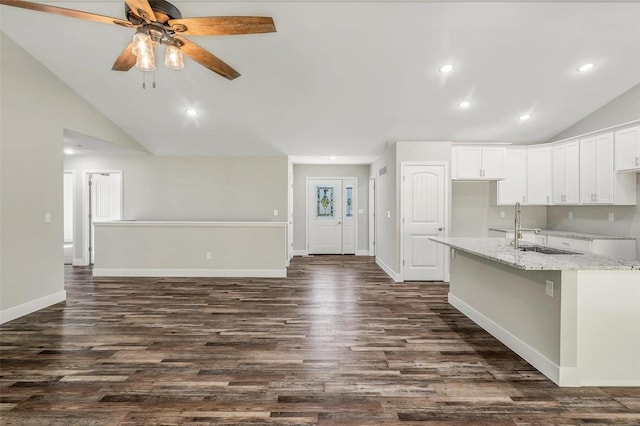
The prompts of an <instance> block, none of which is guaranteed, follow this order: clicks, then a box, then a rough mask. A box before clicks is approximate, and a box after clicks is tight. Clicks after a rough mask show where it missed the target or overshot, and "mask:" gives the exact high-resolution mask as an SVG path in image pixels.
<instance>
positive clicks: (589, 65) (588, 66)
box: [578, 62, 593, 72]
mask: <svg viewBox="0 0 640 426" xmlns="http://www.w3.org/2000/svg"><path fill="white" fill-rule="evenodd" d="M592 68H593V64H592V63H591V62H587V63H586V64H583V65H580V66H579V67H578V71H580V72H587V71H590V70H591V69H592Z"/></svg>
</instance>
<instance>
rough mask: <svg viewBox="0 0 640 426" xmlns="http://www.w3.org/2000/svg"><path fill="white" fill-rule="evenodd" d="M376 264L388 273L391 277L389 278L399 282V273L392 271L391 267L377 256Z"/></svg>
mask: <svg viewBox="0 0 640 426" xmlns="http://www.w3.org/2000/svg"><path fill="white" fill-rule="evenodd" d="M376 264H377V265H378V266H379V267H381V268H382V270H383V271H384V272H386V273H387V275H389V276H390V277H391V279H392V280H393V281H395V282H397V283H399V282H401V281H400V274H399V273H397V272H396V271H394V270H393V269H391V268H390V267H389V265H387V264H386V263H384V262H383V261H382V260H380V258H379V257H377V256H376Z"/></svg>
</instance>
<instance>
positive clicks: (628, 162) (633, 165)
mask: <svg viewBox="0 0 640 426" xmlns="http://www.w3.org/2000/svg"><path fill="white" fill-rule="evenodd" d="M615 145H616V149H615V152H616V161H615V165H616V170H624V171H638V172H640V126H638V127H631V128H629V129H623V130H618V131H617V132H616V133H615Z"/></svg>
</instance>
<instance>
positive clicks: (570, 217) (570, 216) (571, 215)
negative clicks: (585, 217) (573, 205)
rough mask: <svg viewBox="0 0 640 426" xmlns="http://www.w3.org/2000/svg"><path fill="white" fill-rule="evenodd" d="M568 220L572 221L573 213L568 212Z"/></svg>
mask: <svg viewBox="0 0 640 426" xmlns="http://www.w3.org/2000/svg"><path fill="white" fill-rule="evenodd" d="M569 220H573V212H569Z"/></svg>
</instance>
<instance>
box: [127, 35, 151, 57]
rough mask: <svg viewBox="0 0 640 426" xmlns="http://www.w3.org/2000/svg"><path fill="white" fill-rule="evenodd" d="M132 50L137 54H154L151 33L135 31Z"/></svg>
mask: <svg viewBox="0 0 640 426" xmlns="http://www.w3.org/2000/svg"><path fill="white" fill-rule="evenodd" d="M131 52H132V53H133V54H134V55H136V56H140V55H145V54H146V52H152V54H153V42H152V41H151V37H150V36H149V34H146V33H135V34H134V36H133V48H132V49H131Z"/></svg>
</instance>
